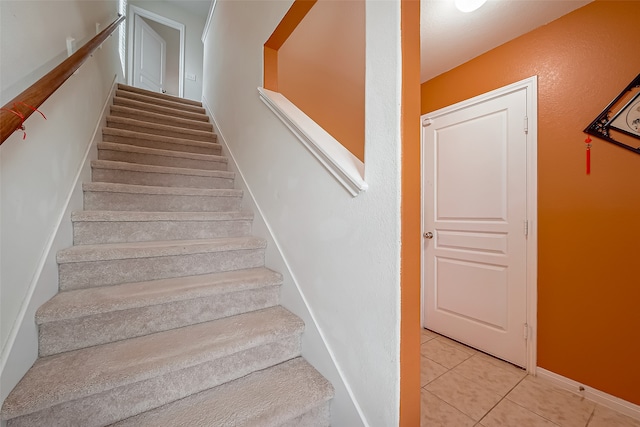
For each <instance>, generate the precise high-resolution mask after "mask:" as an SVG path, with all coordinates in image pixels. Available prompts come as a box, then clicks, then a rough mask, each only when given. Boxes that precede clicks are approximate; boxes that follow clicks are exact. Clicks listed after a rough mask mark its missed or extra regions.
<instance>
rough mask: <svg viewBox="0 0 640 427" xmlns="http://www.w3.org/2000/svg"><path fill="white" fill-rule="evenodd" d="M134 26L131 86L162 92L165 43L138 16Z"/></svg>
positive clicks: (165, 52)
mask: <svg viewBox="0 0 640 427" xmlns="http://www.w3.org/2000/svg"><path fill="white" fill-rule="evenodd" d="M134 26H135V29H134V48H133V51H134V52H133V82H134V84H133V85H134V86H136V87H140V88H143V89H147V90H152V91H154V92H164V80H165V67H166V55H167V43H166V41H165V40H164V39H163V38H162V37H161V36H160V35H159V34H158V33H157V32H155V31H154V30H153V28H151V27H150V26H149V24H147V23H146V22H144V19H143V18H141V17H140V16H139V15H135V23H134Z"/></svg>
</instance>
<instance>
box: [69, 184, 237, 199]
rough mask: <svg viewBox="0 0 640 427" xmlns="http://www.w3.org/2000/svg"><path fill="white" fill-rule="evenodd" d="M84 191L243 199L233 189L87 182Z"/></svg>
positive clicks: (83, 187) (83, 186)
mask: <svg viewBox="0 0 640 427" xmlns="http://www.w3.org/2000/svg"><path fill="white" fill-rule="evenodd" d="M82 191H84V192H93V193H125V194H150V195H167V196H201V197H236V198H237V197H242V190H236V189H232V188H192V187H161V186H154V185H138V184H119V183H115V182H85V183H84V184H82Z"/></svg>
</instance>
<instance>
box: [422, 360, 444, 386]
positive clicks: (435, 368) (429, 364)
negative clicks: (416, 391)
mask: <svg viewBox="0 0 640 427" xmlns="http://www.w3.org/2000/svg"><path fill="white" fill-rule="evenodd" d="M448 370H449V369H447V368H445V367H444V366H442V365H440V364H438V363H436V362H434V361H433V360H431V359H429V358H426V357H424V356H422V357H421V360H420V387H424V386H426V385H427V384H429V383H430V382H431V381H433V380H435V379H436V378H438V377H439V376H440V375H442V374H444V373H445V372H447V371H448Z"/></svg>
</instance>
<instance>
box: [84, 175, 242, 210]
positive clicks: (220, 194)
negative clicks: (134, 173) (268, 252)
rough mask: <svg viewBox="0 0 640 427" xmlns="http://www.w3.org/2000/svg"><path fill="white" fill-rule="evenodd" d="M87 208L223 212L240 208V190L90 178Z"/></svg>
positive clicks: (86, 200) (86, 189) (85, 205)
mask: <svg viewBox="0 0 640 427" xmlns="http://www.w3.org/2000/svg"><path fill="white" fill-rule="evenodd" d="M82 189H83V190H84V208H85V209H86V210H91V211H97V210H115V209H117V210H123V211H142V212H223V211H237V210H238V209H239V208H240V203H241V201H242V191H241V190H231V189H205V188H183V187H151V186H145V185H129V184H113V183H110V182H90V183H86V184H82Z"/></svg>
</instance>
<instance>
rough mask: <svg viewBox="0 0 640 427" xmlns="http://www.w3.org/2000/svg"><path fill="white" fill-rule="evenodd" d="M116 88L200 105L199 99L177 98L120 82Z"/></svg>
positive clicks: (179, 102)
mask: <svg viewBox="0 0 640 427" xmlns="http://www.w3.org/2000/svg"><path fill="white" fill-rule="evenodd" d="M118 90H121V91H123V92H131V93H139V94H142V95H145V96H150V97H152V98H157V99H167V100H169V101H172V102H176V103H178V104H186V105H195V106H196V107H202V102H200V101H194V100H192V99H187V98H177V97H175V96H172V95H167V94H165V93H158V92H151V91H148V90H144V89H140V88H137V87H132V86H126V85H122V84H120V83H118Z"/></svg>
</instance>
